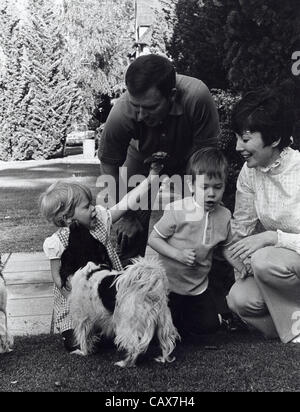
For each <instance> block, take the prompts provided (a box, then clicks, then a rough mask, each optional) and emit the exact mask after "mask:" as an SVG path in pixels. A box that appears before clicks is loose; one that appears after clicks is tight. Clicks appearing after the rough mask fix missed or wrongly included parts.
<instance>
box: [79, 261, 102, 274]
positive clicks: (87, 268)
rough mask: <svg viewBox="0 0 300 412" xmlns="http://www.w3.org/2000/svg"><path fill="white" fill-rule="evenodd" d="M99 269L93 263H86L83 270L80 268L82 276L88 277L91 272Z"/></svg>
mask: <svg viewBox="0 0 300 412" xmlns="http://www.w3.org/2000/svg"><path fill="white" fill-rule="evenodd" d="M99 268H100V266H99V265H96V264H95V263H93V262H88V263H87V264H86V265H85V267H84V268H82V274H83V276H88V275H89V273H91V272H96V271H97V270H98V269H99Z"/></svg>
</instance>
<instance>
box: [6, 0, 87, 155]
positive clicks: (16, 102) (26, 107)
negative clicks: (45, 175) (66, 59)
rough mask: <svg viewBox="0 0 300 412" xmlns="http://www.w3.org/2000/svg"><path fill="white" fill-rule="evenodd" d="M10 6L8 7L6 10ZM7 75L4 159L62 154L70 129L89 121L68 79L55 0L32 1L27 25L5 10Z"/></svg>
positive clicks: (25, 20) (73, 84)
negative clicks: (83, 118)
mask: <svg viewBox="0 0 300 412" xmlns="http://www.w3.org/2000/svg"><path fill="white" fill-rule="evenodd" d="M6 6H7V5H6ZM1 22H2V25H4V26H5V27H7V29H6V30H5V31H3V32H2V37H3V42H2V44H3V45H4V46H3V48H4V54H5V58H6V64H5V70H3V75H2V78H1V80H2V83H1V87H2V91H3V93H2V94H1V99H0V106H1V109H2V110H1V115H0V124H1V126H2V127H1V129H2V131H3V133H2V134H1V137H0V139H1V140H0V143H1V147H0V156H1V158H2V159H19V160H21V159H30V158H39V157H44V158H48V157H52V156H54V155H57V154H59V153H61V151H62V148H63V143H64V140H65V137H66V133H67V130H68V128H69V127H70V125H71V123H72V122H73V121H74V120H75V119H76V118H77V117H81V116H82V115H84V114H83V113H82V109H81V107H82V106H83V105H82V98H81V96H80V92H79V89H78V87H77V86H76V85H75V83H74V82H73V81H72V80H71V79H68V78H67V77H66V76H65V73H64V71H63V65H62V44H61V36H60V33H59V32H58V29H57V19H56V16H55V13H54V11H53V9H52V2H51V1H50V0H40V1H36V0H30V1H29V2H28V9H27V16H26V19H22V20H21V19H18V18H16V17H14V15H13V13H12V12H11V10H10V11H9V9H8V7H3V8H2V14H1Z"/></svg>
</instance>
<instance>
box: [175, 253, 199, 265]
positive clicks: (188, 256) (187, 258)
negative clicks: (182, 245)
mask: <svg viewBox="0 0 300 412" xmlns="http://www.w3.org/2000/svg"><path fill="white" fill-rule="evenodd" d="M177 260H178V261H179V262H181V263H183V264H184V265H187V266H194V265H195V260H196V251H195V249H183V250H178V255H177Z"/></svg>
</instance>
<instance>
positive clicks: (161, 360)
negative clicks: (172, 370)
mask: <svg viewBox="0 0 300 412" xmlns="http://www.w3.org/2000/svg"><path fill="white" fill-rule="evenodd" d="M175 359H176V358H175V356H172V357H171V356H167V357H166V358H165V357H164V356H157V357H156V358H154V360H155V361H156V362H159V363H166V362H167V363H172V362H174V360H175Z"/></svg>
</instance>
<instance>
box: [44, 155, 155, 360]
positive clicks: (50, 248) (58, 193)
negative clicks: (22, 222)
mask: <svg viewBox="0 0 300 412" xmlns="http://www.w3.org/2000/svg"><path fill="white" fill-rule="evenodd" d="M161 169H162V166H161V165H160V164H158V163H152V164H151V168H150V172H149V176H148V177H147V178H146V179H145V180H144V181H143V182H142V183H141V184H140V185H139V186H137V187H136V188H135V189H133V190H132V191H131V192H129V193H128V194H127V195H126V196H124V198H123V199H122V200H121V201H120V202H119V203H118V204H117V205H115V206H114V207H112V208H110V209H108V210H107V209H105V208H103V207H101V206H94V205H93V203H92V194H91V191H90V190H89V188H87V187H86V186H84V185H82V184H79V183H65V182H57V183H55V184H53V185H52V186H50V187H49V188H48V190H47V191H46V192H45V193H44V194H43V195H42V196H41V199H40V207H41V212H42V214H43V215H44V216H45V217H46V218H47V220H48V221H50V222H52V223H54V225H55V226H57V227H59V229H58V230H57V232H56V233H54V234H53V235H52V236H51V237H48V238H47V239H46V240H45V242H44V252H45V254H46V255H47V257H48V258H49V259H50V262H51V273H52V276H53V281H54V312H55V326H56V328H57V329H58V331H59V332H60V333H61V335H62V336H63V341H64V346H65V348H66V349H67V351H68V352H73V351H74V350H76V349H77V348H76V346H75V344H74V338H73V329H72V319H71V317H70V314H69V306H68V302H67V297H68V295H69V290H67V289H66V288H64V287H62V283H61V278H60V274H59V271H60V265H61V263H60V258H61V256H62V254H63V252H64V250H65V249H66V248H67V246H68V241H69V233H70V229H69V226H70V224H71V223H72V222H74V221H77V222H78V223H80V224H82V225H83V226H85V227H86V228H88V229H89V231H90V233H91V235H92V236H93V237H94V238H95V239H97V240H99V241H100V242H101V243H102V244H103V245H105V247H106V249H107V252H108V255H109V258H110V260H111V262H112V266H113V268H114V269H115V270H122V265H121V263H120V260H119V257H118V255H117V253H116V251H115V250H114V248H113V246H112V244H111V241H110V230H111V225H112V224H113V223H114V222H116V221H117V220H118V219H119V218H120V217H121V216H122V215H123V214H124V213H125V212H126V211H128V210H129V209H136V208H137V206H138V201H139V199H140V198H141V197H143V196H145V195H146V194H147V193H148V190H149V185H150V184H153V183H155V181H156V180H158V179H159V172H160V170H161ZM155 187H158V182H157V184H156V185H155Z"/></svg>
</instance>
